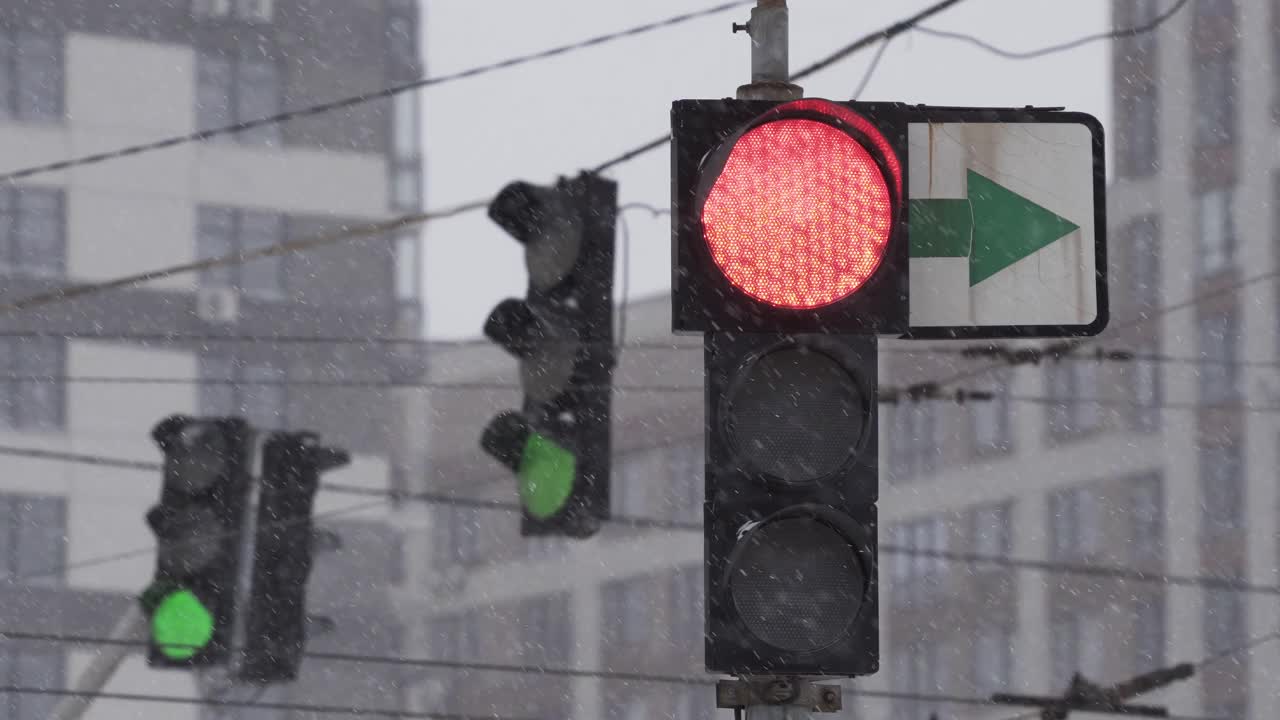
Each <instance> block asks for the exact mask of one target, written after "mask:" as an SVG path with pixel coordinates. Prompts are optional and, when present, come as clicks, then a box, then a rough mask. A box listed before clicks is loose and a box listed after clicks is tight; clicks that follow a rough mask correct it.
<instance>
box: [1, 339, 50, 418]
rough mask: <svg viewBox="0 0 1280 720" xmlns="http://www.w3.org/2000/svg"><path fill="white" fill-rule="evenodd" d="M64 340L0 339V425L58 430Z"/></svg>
mask: <svg viewBox="0 0 1280 720" xmlns="http://www.w3.org/2000/svg"><path fill="white" fill-rule="evenodd" d="M66 367H67V358H66V342H65V341H64V340H63V339H62V338H43V337H42V338H22V337H8V338H0V426H2V427H7V428H9V429H13V430H29V431H50V430H60V429H61V428H62V427H63V426H64V424H65V421H66V382H65V380H64V379H63V378H64V376H65V375H66Z"/></svg>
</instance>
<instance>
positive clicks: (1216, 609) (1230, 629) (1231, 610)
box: [1202, 590, 1245, 655]
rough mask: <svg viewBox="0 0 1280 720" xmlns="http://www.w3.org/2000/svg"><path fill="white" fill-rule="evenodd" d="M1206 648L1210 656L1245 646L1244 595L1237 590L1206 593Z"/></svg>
mask: <svg viewBox="0 0 1280 720" xmlns="http://www.w3.org/2000/svg"><path fill="white" fill-rule="evenodd" d="M1202 626H1203V628H1204V648H1205V650H1206V651H1207V652H1208V653H1209V654H1210V655H1218V654H1220V653H1226V652H1229V651H1231V650H1234V649H1236V648H1239V647H1240V646H1241V645H1243V644H1244V640H1245V637H1244V635H1245V629H1244V595H1243V594H1242V593H1240V592H1239V591H1237V590H1206V591H1205V593H1204V620H1203V622H1202Z"/></svg>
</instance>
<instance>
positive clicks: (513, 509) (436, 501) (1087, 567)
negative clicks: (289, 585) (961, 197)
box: [0, 445, 1280, 595]
mask: <svg viewBox="0 0 1280 720" xmlns="http://www.w3.org/2000/svg"><path fill="white" fill-rule="evenodd" d="M0 455H9V456H17V457H29V458H35V459H42V460H54V461H59V462H70V463H77V464H85V465H94V466H100V467H115V468H122V469H129V470H140V471H145V472H160V471H161V470H163V468H164V465H163V464H162V463H158V462H146V461H137V460H124V459H117V458H109V457H103V456H99V455H88V454H83V453H69V452H60V451H53V450H42V449H38V448H15V447H11V446H2V445H0ZM320 487H321V489H322V490H326V491H328V492H335V493H344V494H349V495H364V496H372V497H378V498H381V499H383V500H384V501H400V502H422V503H426V504H428V505H443V506H452V507H462V508H470V509H474V510H494V511H499V512H507V513H516V514H518V513H522V512H523V511H524V508H523V506H521V505H520V504H519V503H515V502H508V501H504V500H492V499H485V498H467V497H459V496H457V495H452V494H449V493H432V492H400V491H395V490H383V489H378V488H369V487H362V486H358V485H346V484H342V483H334V482H321V484H320ZM358 507H359V506H358ZM319 517H320V516H317V519H319ZM605 522H607V523H609V524H610V525H616V526H625V527H632V528H637V529H647V530H672V531H688V532H702V530H703V525H702V523H700V522H691V521H682V520H675V519H664V518H649V517H639V516H632V515H614V516H612V517H611V518H609V519H608V520H607V521H605ZM153 550H154V549H153V548H147V549H146V550H145V551H143V553H145V552H151V551H153ZM880 552H881V553H882V554H886V555H908V556H914V557H928V558H936V559H941V560H946V561H949V562H956V563H964V564H968V565H975V566H988V567H1004V568H1012V569H1018V570H1029V571H1038V572H1043V573H1048V574H1059V575H1079V576H1086V577H1103V578H1112V579H1118V580H1132V581H1136V582H1141V583H1150V584H1157V585H1168V586H1192V587H1204V588H1209V589H1217V590H1230V591H1234V592H1241V593H1257V594H1264V595H1280V586H1273V585H1258V584H1255V583H1250V582H1247V581H1244V580H1240V579H1238V578H1230V577H1214V576H1195V575H1173V574H1166V573H1159V572H1148V571H1145V570H1138V569H1134V568H1126V567H1119V566H1107V565H1092V564H1083V563H1079V564H1077V563H1063V562H1057V561H1047V560H1034V559H1031V558H1019V557H1010V556H1007V555H983V554H977V553H960V552H948V551H942V550H926V549H921V548H911V547H906V546H899V545H893V544H884V545H881V546H880ZM136 553H137V551H130V554H129V557H132V556H133V554H136ZM115 559H118V558H116V557H112V560H113V561H114V560H115ZM28 577H29V576H28Z"/></svg>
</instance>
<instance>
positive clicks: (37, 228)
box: [0, 187, 67, 277]
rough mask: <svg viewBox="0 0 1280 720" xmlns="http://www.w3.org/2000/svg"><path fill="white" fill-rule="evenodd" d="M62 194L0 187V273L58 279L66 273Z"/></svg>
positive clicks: (41, 190) (56, 191) (44, 190)
mask: <svg viewBox="0 0 1280 720" xmlns="http://www.w3.org/2000/svg"><path fill="white" fill-rule="evenodd" d="M63 206H64V201H63V195H62V191H60V190H47V189H44V188H33V187H22V188H17V187H7V188H6V187H0V272H4V273H8V274H22V275H36V276H42V277H61V276H63V275H64V274H65V272H66V253H67V239H66V221H65V214H64V207H63Z"/></svg>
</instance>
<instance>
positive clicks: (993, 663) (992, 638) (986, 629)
mask: <svg viewBox="0 0 1280 720" xmlns="http://www.w3.org/2000/svg"><path fill="white" fill-rule="evenodd" d="M972 664H973V688H974V691H975V692H976V693H977V694H978V695H979V696H982V697H986V696H989V695H991V694H992V693H997V692H1000V691H1002V690H1007V689H1008V688H1009V682H1010V680H1011V679H1012V676H1013V632H1012V631H1011V630H1010V629H1009V628H1007V627H1003V626H1000V625H992V624H987V625H981V626H979V627H978V634H977V637H975V638H974V641H973V659H972Z"/></svg>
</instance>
